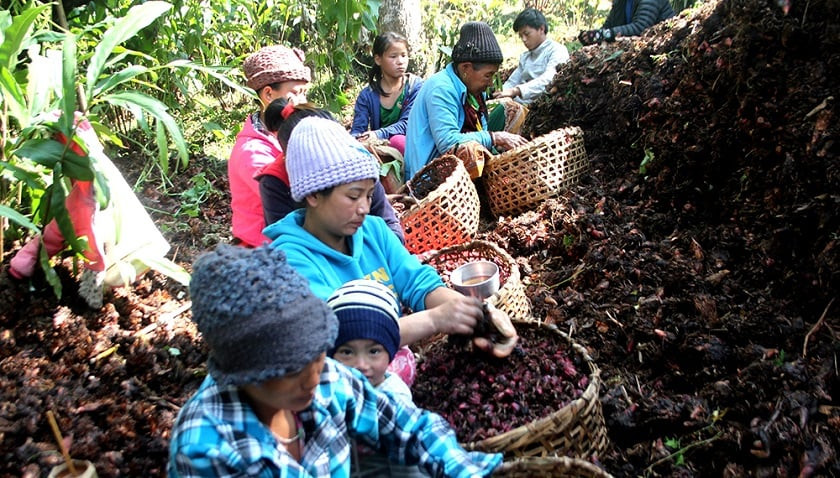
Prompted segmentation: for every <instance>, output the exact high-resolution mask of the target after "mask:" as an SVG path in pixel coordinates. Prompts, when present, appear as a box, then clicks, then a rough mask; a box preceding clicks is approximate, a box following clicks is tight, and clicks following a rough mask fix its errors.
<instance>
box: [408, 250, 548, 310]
mask: <svg viewBox="0 0 840 478" xmlns="http://www.w3.org/2000/svg"><path fill="white" fill-rule="evenodd" d="M482 260H483V261H490V262H493V263H495V264H496V265H497V266H499V284H501V286H500V287H499V292H498V293H497V294H496V300H495V303H494V304H493V305H495V306H496V307H497V308H499V309H500V310H503V311H504V312H505V313H507V315H508V317H510V318H511V320H521V321H527V320H533V318H532V316H531V305H530V303H529V302H528V296H526V295H525V286H524V285H523V284H522V281H521V280H520V278H519V266H517V264H516V260H514V259H513V257H511V255H510V254H508V253H507V252H506V251H505V250H504V249H502V248H501V247H499V246H498V245H496V244H494V243H492V242H489V241H479V240H476V241H472V242H467V243H464V244H458V245H455V246H449V247H446V248H443V249H441V250H439V251H437V252H435V253H433V254H430V255H429V256H428V257H427V258H426V259H425V260H424V262H425V263H427V264H429V265H431V266H432V267H434V268H435V269H437V271H438V273H439V274H440V276H441V278H443V281H444V282H446V284H447V285H449V286H451V285H452V284H451V282H450V281H449V275H450V274H452V271H454V270H455V269H457V268H458V267H460V266H462V265H464V264H466V263H468V262H473V261H482Z"/></svg>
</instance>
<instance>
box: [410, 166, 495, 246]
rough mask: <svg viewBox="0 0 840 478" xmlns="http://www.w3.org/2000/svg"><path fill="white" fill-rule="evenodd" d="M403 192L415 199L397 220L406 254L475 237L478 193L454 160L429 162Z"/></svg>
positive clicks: (464, 171)
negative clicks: (403, 237)
mask: <svg viewBox="0 0 840 478" xmlns="http://www.w3.org/2000/svg"><path fill="white" fill-rule="evenodd" d="M403 189H404V190H407V191H408V193H409V194H410V195H411V196H413V197H414V199H416V200H417V204H415V205H414V206H412V207H411V208H410V209H408V210H407V211H405V212H404V213H403V214H402V216H401V217H400V222H401V223H402V227H403V231H405V246H406V248H407V249H408V250H409V252H411V253H412V254H420V253H423V252H426V251H430V250H433V249H440V248H443V247H447V246H451V245H454V244H461V243H464V242H468V241H470V240H472V238H473V237H475V233H476V232H477V231H478V216H479V207H480V206H479V202H478V192H476V189H475V185H474V184H473V182H472V180H471V179H470V175H469V174H468V173H467V170H466V168H464V165H463V163H461V160H460V159H458V158H457V157H455V156H452V155H445V156H441V157H439V158H437V159H434V160H432V161H431V162H430V163H429V164H427V165H426V166H424V167H423V169H421V170H420V171H418V172H417V174H415V175H414V177H412V178H411V179H410V180H409V181H408V182H407V183H406V185H405V188H403Z"/></svg>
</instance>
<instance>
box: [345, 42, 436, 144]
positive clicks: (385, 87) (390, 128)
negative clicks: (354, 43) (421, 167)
mask: <svg viewBox="0 0 840 478" xmlns="http://www.w3.org/2000/svg"><path fill="white" fill-rule="evenodd" d="M373 61H374V65H373V67H372V68H371V69H370V73H369V74H368V83H369V85H368V86H367V87H366V88H365V89H364V90H362V92H361V93H360V94H359V98H358V99H357V100H356V107H355V110H354V112H353V126H352V128H351V129H350V134H352V135H353V136H355V137H356V138H357V139H359V140H360V141H365V140H367V139H373V138H378V139H387V140H389V143H390V145H391V146H393V147H394V148H396V149H397V150H398V151H399V152H400V154H403V153H405V131H406V125H407V124H408V113H409V111H411V105H412V103H413V102H414V98H415V97H416V96H417V92H418V91H420V86H421V85H422V83H423V80H422V79H420V77H418V76H416V75H413V74H411V73H406V68H408V40H406V39H405V37H403V36H402V35H400V34H398V33H394V32H386V33H383V34H381V35H379V36H377V37H376V39H375V40H374V41H373Z"/></svg>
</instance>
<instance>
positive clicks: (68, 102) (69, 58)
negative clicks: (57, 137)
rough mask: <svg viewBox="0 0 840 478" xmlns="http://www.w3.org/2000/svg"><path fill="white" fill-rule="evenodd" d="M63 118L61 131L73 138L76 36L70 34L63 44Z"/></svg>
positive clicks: (59, 119)
mask: <svg viewBox="0 0 840 478" xmlns="http://www.w3.org/2000/svg"><path fill="white" fill-rule="evenodd" d="M61 56H62V62H61V112H62V114H61V117H59V118H58V124H59V129H60V130H61V132H62V133H64V135H65V136H67V137H68V138H70V137H72V136H73V131H75V122H76V62H77V61H78V59H77V58H76V36H75V35H73V34H72V33H68V34H67V36H65V37H64V43H63V44H62V55H61Z"/></svg>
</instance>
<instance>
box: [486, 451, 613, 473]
mask: <svg viewBox="0 0 840 478" xmlns="http://www.w3.org/2000/svg"><path fill="white" fill-rule="evenodd" d="M537 476H538V477H540V478H612V475H610V474H609V473H607V472H606V471H604V470H603V469H601V468H600V467H598V465H594V464H592V463H590V462H588V461H586V460H581V459H579V458H569V457H567V456H546V457H527V458H517V459H515V460H513V461H506V462H504V463H502V464H501V465H499V467H498V468H496V469H495V470H493V478H497V477H500V478H532V477H537Z"/></svg>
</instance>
